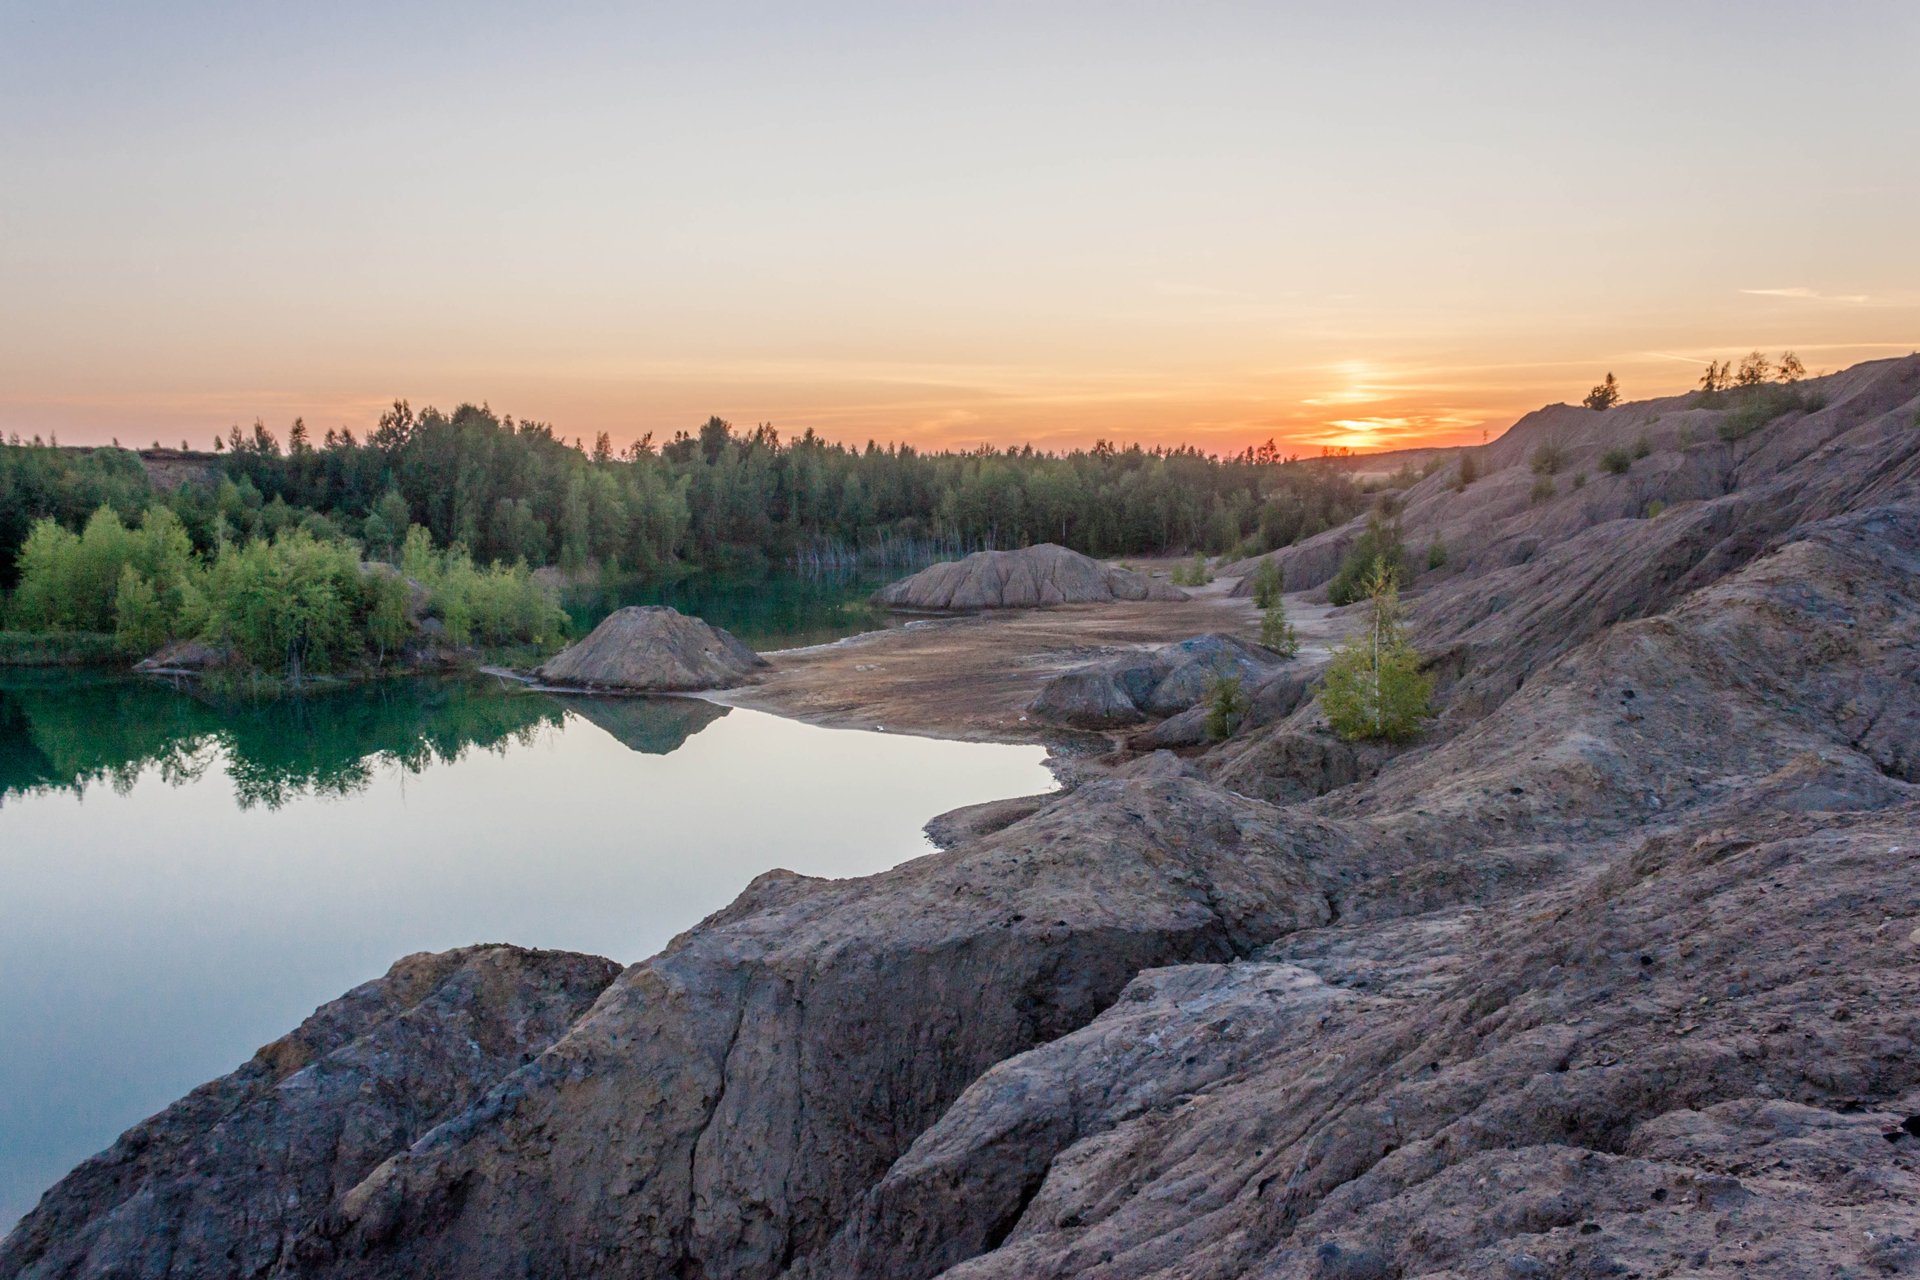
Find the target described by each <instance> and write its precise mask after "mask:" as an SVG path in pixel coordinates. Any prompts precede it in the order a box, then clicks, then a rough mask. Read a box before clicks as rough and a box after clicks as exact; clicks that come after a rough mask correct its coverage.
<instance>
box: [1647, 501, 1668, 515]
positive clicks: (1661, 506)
mask: <svg viewBox="0 0 1920 1280" xmlns="http://www.w3.org/2000/svg"><path fill="white" fill-rule="evenodd" d="M1666 509H1667V504H1666V503H1664V502H1662V501H1661V500H1660V499H1658V498H1655V499H1654V500H1653V501H1651V502H1649V503H1648V504H1647V519H1649V520H1654V519H1657V518H1659V515H1660V513H1661V512H1662V511H1665V510H1666Z"/></svg>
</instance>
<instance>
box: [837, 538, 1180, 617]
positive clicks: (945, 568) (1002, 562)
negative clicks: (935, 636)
mask: <svg viewBox="0 0 1920 1280" xmlns="http://www.w3.org/2000/svg"><path fill="white" fill-rule="evenodd" d="M1187 598H1188V597H1187V593H1186V592H1184V591H1182V590H1180V588H1178V587H1174V586H1169V585H1168V584H1166V583H1164V582H1161V581H1158V580H1157V579H1154V578H1150V577H1148V576H1146V575H1145V574H1141V573H1134V572H1132V571H1131V570H1128V569H1116V568H1114V567H1113V566H1112V565H1107V564H1102V563H1101V562H1100V561H1098V560H1095V559H1092V558H1091V557H1089V556H1083V555H1081V554H1080V553H1079V552H1077V551H1069V550H1067V549H1066V548H1065V547H1060V546H1055V545H1054V544H1053V543H1051V542H1045V543H1041V544H1040V545H1039V546H1037V547H1023V548H1021V549H1020V550H1018V551H976V552H974V553H973V554H972V555H970V556H968V557H967V558H966V559H964V560H949V561H945V562H943V563H941V564H936V565H931V566H929V567H928V568H925V569H922V570H921V571H920V572H919V573H916V574H914V575H913V576H912V577H909V578H902V579H901V580H900V581H898V582H896V583H894V584H893V585H891V586H888V587H883V588H881V589H880V590H879V591H877V592H875V593H874V596H873V602H874V603H875V604H877V605H880V606H881V607H883V608H887V609H922V610H929V611H944V610H954V609H1036V608H1044V607H1045V606H1047V605H1056V604H1099V603H1104V602H1107V601H1112V600H1185V599H1187Z"/></svg>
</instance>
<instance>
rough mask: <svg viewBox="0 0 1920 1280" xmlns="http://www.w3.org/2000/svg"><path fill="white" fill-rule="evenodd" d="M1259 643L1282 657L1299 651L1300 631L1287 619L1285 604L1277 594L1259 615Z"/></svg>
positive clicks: (1291, 655)
mask: <svg viewBox="0 0 1920 1280" xmlns="http://www.w3.org/2000/svg"><path fill="white" fill-rule="evenodd" d="M1260 643H1261V644H1263V645H1265V646H1266V647H1267V648H1269V649H1271V650H1273V651H1274V652H1275V653H1277V654H1279V655H1280V656H1281V657H1283V658H1291V657H1293V656H1295V655H1296V654H1298V653H1299V652H1300V633H1299V632H1297V631H1295V630H1294V629H1293V623H1291V622H1289V621H1287V606H1286V604H1285V603H1284V602H1283V601H1282V600H1280V598H1279V597H1277V596H1276V597H1275V598H1274V601H1273V603H1272V604H1271V605H1269V606H1268V607H1267V609H1266V610H1265V611H1264V612H1263V613H1262V614H1261V615H1260Z"/></svg>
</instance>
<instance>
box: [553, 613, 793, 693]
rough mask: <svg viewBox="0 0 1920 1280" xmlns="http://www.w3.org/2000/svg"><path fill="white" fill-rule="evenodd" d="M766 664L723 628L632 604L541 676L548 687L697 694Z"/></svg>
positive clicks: (735, 681) (741, 679)
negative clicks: (696, 692) (701, 690)
mask: <svg viewBox="0 0 1920 1280" xmlns="http://www.w3.org/2000/svg"><path fill="white" fill-rule="evenodd" d="M766 665H767V660H766V659H765V658H762V657H761V656H760V655H759V654H757V653H755V652H754V651H753V650H751V649H749V648H747V646H745V645H744V644H741V643H740V642H739V641H738V640H736V639H734V638H733V637H732V636H731V635H729V634H727V633H726V632H725V631H722V630H721V629H720V628H719V627H715V626H710V625H709V624H707V623H705V622H703V621H701V620H700V619H699V618H689V617H687V616H686V615H685V614H683V613H681V612H680V611H679V610H677V609H671V608H668V607H666V606H665V605H644V606H643V605H629V606H627V607H626V608H624V609H617V610H615V611H614V612H613V613H611V614H609V615H608V616H607V618H606V620H605V621H603V622H602V623H601V624H600V625H599V626H597V627H595V628H594V629H593V630H592V632H590V633H589V634H588V635H587V638H586V639H584V640H581V641H580V642H579V643H577V644H573V645H569V646H568V647H567V648H565V649H562V650H561V651H560V652H559V653H557V654H555V655H554V656H553V657H551V658H549V659H547V661H546V663H545V664H544V665H542V666H541V667H540V668H539V669H538V670H536V671H535V672H534V675H535V676H536V677H537V678H538V679H539V680H541V681H543V682H544V683H546V684H549V685H558V686H562V687H565V688H577V689H588V690H606V691H611V692H621V693H691V692H694V691H697V690H700V689H727V688H731V687H732V686H734V685H737V684H741V683H743V682H744V681H746V680H747V679H749V678H750V677H751V676H752V675H753V674H754V673H755V672H757V671H759V670H760V669H761V668H763V667H765V666H766Z"/></svg>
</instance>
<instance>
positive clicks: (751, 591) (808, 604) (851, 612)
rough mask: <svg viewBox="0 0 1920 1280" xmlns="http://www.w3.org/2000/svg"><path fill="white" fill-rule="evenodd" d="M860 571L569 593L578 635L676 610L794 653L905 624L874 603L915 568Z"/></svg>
mask: <svg viewBox="0 0 1920 1280" xmlns="http://www.w3.org/2000/svg"><path fill="white" fill-rule="evenodd" d="M921 567H924V566H922V565H918V564H916V565H914V566H912V567H911V568H895V569H878V568H872V567H867V568H860V569H853V570H849V571H846V572H841V573H819V574H802V573H792V572H785V571H780V572H773V573H768V574H766V575H764V576H761V577H741V576H734V575H726V574H695V575H693V576H692V577H687V578H680V579H677V580H675V581H672V582H643V581H637V580H636V581H631V582H624V583H617V584H613V585H610V586H603V587H598V588H581V589H576V590H574V591H572V592H569V593H568V596H567V598H566V600H565V601H564V602H563V603H564V604H565V605H566V608H567V613H568V614H569V615H570V616H571V617H572V619H573V626H574V634H576V635H585V634H586V633H587V632H588V631H590V630H592V629H593V627H594V626H595V625H596V624H597V623H598V622H599V621H600V620H601V619H602V618H604V617H606V616H607V615H608V614H609V613H612V612H613V611H614V610H615V609H618V608H621V607H622V606H624V605H630V604H665V605H672V606H673V607H674V608H676V609H678V610H679V611H680V612H682V613H686V614H691V615H693V616H694V617H697V618H705V619H706V620H707V621H708V622H711V623H712V624H713V625H714V626H716V627H724V628H725V629H726V630H728V631H731V632H733V634H734V635H736V636H738V637H740V639H741V640H742V641H744V642H745V643H747V644H748V645H750V646H752V647H753V648H755V649H761V650H766V649H789V648H795V647H798V646H800V645H809V644H825V643H826V642H828V641H830V640H839V639H842V638H843V637H846V636H850V635H855V634H857V633H859V632H862V631H875V630H878V629H879V628H881V627H885V626H891V625H894V624H895V623H896V622H897V621H898V620H897V619H896V618H893V617H891V616H890V615H888V614H887V613H886V612H884V611H883V610H879V609H875V608H873V607H871V606H870V605H869V604H868V603H867V599H868V597H869V596H871V595H872V594H873V593H874V592H875V591H878V590H879V589H880V588H881V587H884V586H886V585H887V584H888V583H889V582H892V581H894V580H895V579H897V578H901V577H904V576H906V575H907V574H908V573H911V572H912V571H913V569H915V568H921Z"/></svg>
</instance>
